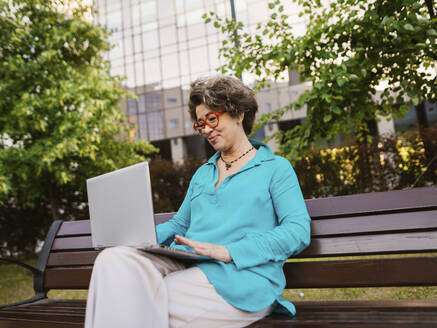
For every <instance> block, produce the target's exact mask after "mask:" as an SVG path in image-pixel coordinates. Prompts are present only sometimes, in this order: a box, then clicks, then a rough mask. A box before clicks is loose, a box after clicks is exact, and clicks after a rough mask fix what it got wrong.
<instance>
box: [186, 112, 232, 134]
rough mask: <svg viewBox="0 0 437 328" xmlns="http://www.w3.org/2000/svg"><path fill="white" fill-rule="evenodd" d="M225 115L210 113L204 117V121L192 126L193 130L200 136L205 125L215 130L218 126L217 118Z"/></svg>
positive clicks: (198, 121)
mask: <svg viewBox="0 0 437 328" xmlns="http://www.w3.org/2000/svg"><path fill="white" fill-rule="evenodd" d="M224 113H226V111H222V112H211V113H208V114H206V115H205V120H197V121H195V122H194V124H193V129H194V131H196V132H197V133H199V134H201V133H202V131H203V129H204V128H205V125H208V126H209V127H210V128H211V129H215V128H216V127H217V125H218V124H219V116H220V115H222V114H224Z"/></svg>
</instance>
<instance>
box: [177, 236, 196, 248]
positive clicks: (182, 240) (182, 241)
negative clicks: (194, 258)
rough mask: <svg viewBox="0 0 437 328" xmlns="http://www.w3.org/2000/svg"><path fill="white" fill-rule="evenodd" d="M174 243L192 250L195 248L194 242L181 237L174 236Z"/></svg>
mask: <svg viewBox="0 0 437 328" xmlns="http://www.w3.org/2000/svg"><path fill="white" fill-rule="evenodd" d="M175 242H176V243H177V244H183V245H187V246H189V247H191V248H194V247H195V246H196V242H195V241H194V240H191V239H188V238H185V237H182V236H178V235H176V236H175Z"/></svg>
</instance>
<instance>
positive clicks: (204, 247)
mask: <svg viewBox="0 0 437 328" xmlns="http://www.w3.org/2000/svg"><path fill="white" fill-rule="evenodd" d="M174 241H175V243H176V244H182V245H187V246H189V247H191V248H192V249H194V253H196V254H199V255H204V256H209V257H211V258H213V259H216V260H219V261H222V262H231V261H232V257H231V254H229V251H228V249H227V248H226V247H225V246H221V245H215V244H210V243H204V242H200V241H195V240H191V239H188V238H185V237H182V236H179V235H175V237H174Z"/></svg>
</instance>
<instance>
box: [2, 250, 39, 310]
mask: <svg viewBox="0 0 437 328" xmlns="http://www.w3.org/2000/svg"><path fill="white" fill-rule="evenodd" d="M0 262H6V263H13V264H16V265H19V266H21V267H23V268H25V269H27V270H29V271H30V272H32V274H33V280H34V281H35V280H36V279H41V277H42V271H41V270H38V269H37V268H35V267H33V266H31V265H29V264H26V263H23V262H20V261H17V260H14V259H8V258H2V257H0ZM46 297H47V292H45V291H38V290H36V289H35V295H34V296H33V297H31V298H29V299H26V300H23V301H19V302H14V303H10V304H5V305H0V309H3V308H6V307H9V306H14V305H22V304H27V303H32V302H35V301H38V300H40V299H43V298H46Z"/></svg>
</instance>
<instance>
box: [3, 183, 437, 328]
mask: <svg viewBox="0 0 437 328" xmlns="http://www.w3.org/2000/svg"><path fill="white" fill-rule="evenodd" d="M306 204H307V207H308V210H309V212H310V215H311V217H312V241H311V245H310V246H309V247H308V248H307V249H306V250H305V251H304V252H303V253H302V254H300V255H299V256H298V258H299V259H297V260H296V259H293V260H291V261H289V262H287V263H286V264H285V265H284V271H285V274H286V277H287V288H335V287H388V286H436V285H437V255H436V254H435V252H437V188H435V187H433V188H417V189H411V190H405V191H392V192H381V193H369V194H359V195H353V196H340V197H331V198H321V199H311V200H307V201H306ZM171 217H172V213H168V214H157V215H156V220H157V223H160V222H164V221H165V220H168V219H169V218H171ZM432 252H434V254H424V253H432ZM414 253H416V255H415V256H396V257H394V258H393V257H384V256H381V255H387V254H399V255H401V254H402V255H405V254H414ZM97 254H98V252H97V251H95V250H93V249H92V248H91V236H90V225H89V221H74V222H61V221H57V222H54V223H53V225H52V227H51V229H50V232H49V233H48V235H47V238H46V241H45V244H44V247H43V250H42V252H41V255H40V257H39V260H38V264H37V268H36V269H33V273H34V276H35V279H34V287H35V292H36V296H35V297H34V298H33V299H32V300H31V302H30V303H24V304H21V305H20V304H16V305H9V306H6V307H3V308H2V309H1V310H0V327H8V328H11V327H22V328H26V327H45V328H51V327H82V326H83V322H84V316H85V300H53V299H47V298H45V295H46V293H47V291H48V290H50V289H87V288H88V284H89V280H90V275H91V270H92V264H93V262H94V260H95V258H96V256H97ZM363 255H375V256H371V257H367V258H356V259H335V258H336V257H345V256H347V257H349V256H352V257H358V256H363ZM330 257H331V258H334V259H329V258H330ZM302 259H305V260H302ZM314 259H316V260H314ZM294 304H295V305H296V308H297V315H296V317H295V318H289V317H285V316H281V315H277V314H274V315H271V316H269V317H267V318H265V319H263V320H261V321H258V322H257V323H255V324H253V325H252V326H251V327H300V326H307V327H338V326H342V327H384V328H385V327H415V328H417V327H437V300H428V301H425V300H386V301H373V300H369V301H356V300H351V301H295V302H294ZM145 324H146V323H145Z"/></svg>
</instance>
